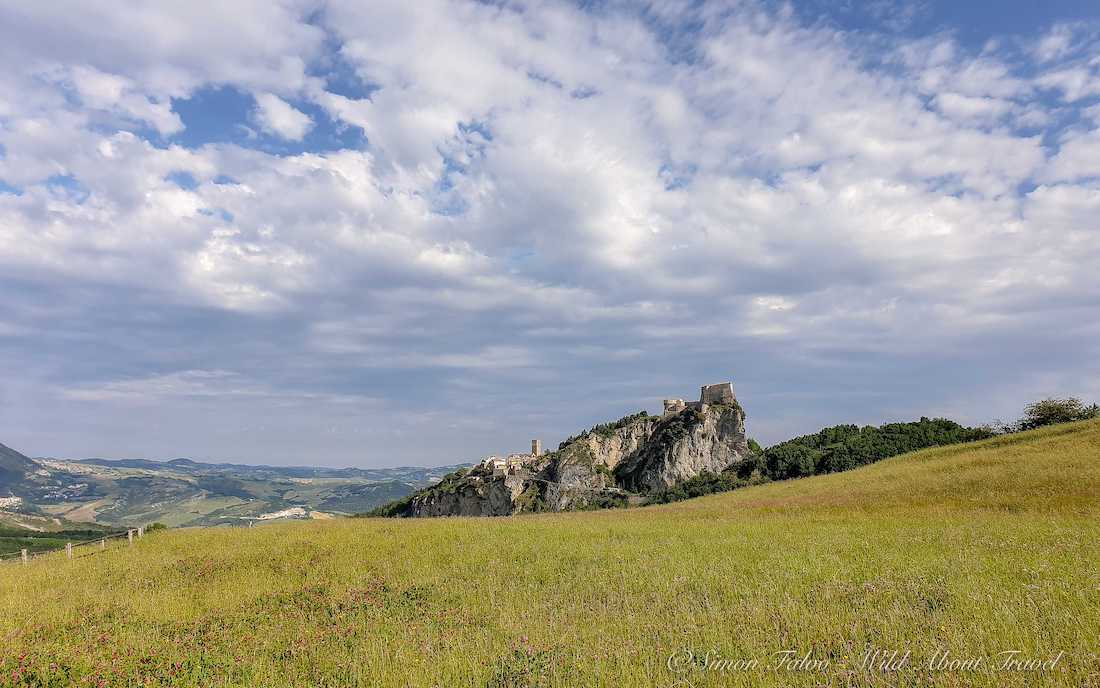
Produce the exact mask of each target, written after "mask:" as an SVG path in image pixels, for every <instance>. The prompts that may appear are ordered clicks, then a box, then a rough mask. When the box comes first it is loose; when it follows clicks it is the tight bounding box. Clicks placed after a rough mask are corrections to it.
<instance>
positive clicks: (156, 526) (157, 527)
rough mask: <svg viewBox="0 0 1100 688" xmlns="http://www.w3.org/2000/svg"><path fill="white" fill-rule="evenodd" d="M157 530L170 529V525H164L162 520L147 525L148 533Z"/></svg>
mask: <svg viewBox="0 0 1100 688" xmlns="http://www.w3.org/2000/svg"><path fill="white" fill-rule="evenodd" d="M156 530H168V526H166V525H164V524H163V523H161V522H160V521H157V522H155V523H150V524H149V525H147V526H145V532H146V533H152V532H153V531H156Z"/></svg>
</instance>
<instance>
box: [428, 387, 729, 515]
mask: <svg viewBox="0 0 1100 688" xmlns="http://www.w3.org/2000/svg"><path fill="white" fill-rule="evenodd" d="M704 396H708V395H707V394H706V393H704ZM709 396H710V398H712V399H716V398H717V399H721V401H722V402H730V403H703V402H702V401H700V402H693V403H692V404H690V405H686V406H683V407H681V408H680V409H679V410H676V411H673V410H670V409H668V407H667V405H666V411H665V414H664V415H662V416H659V417H658V416H648V415H646V414H644V413H642V414H637V415H634V416H628V417H626V418H623V419H622V420H620V421H617V422H614V423H609V424H606V425H602V426H597V427H595V428H593V429H592V430H589V431H587V432H585V433H583V434H581V435H580V436H579V437H576V438H572V439H571V440H569V441H567V442H566V443H564V444H563V445H562V446H561V447H559V448H558V450H557V451H554V452H549V453H546V454H543V455H541V456H539V457H535V458H533V459H532V460H531V461H530V462H529V463H527V464H525V465H524V466H523V468H522V470H519V471H517V472H516V474H514V475H494V474H493V473H492V472H491V471H488V470H486V469H483V468H480V467H475V468H473V469H471V470H470V471H469V472H468V473H466V474H462V475H454V476H449V477H448V478H447V479H445V480H444V481H443V482H441V483H440V484H439V485H436V486H433V487H430V488H427V489H425V490H422V491H421V492H419V493H417V494H415V495H414V496H413V497H412V498H411V500H410V502H409V505H408V508H407V510H406V515H409V516H504V515H509V514H515V513H520V512H526V511H565V510H571V509H585V508H597V507H600V506H610V505H613V504H621V503H623V502H626V501H628V500H630V499H636V498H638V497H637V495H645V494H647V493H652V492H655V491H658V490H662V489H664V488H667V487H671V486H673V485H675V484H676V483H678V482H681V481H683V480H687V479H689V478H692V477H694V476H696V475H699V474H700V473H702V472H704V471H710V472H713V473H718V472H720V471H723V470H725V469H727V468H729V467H731V466H733V465H734V464H736V463H738V462H739V461H741V460H742V459H743V458H744V457H746V456H747V455H748V453H749V448H748V441H747V438H746V436H745V414H744V412H743V411H742V409H741V406H740V404H738V402H737V400H736V398H734V397H733V396H732V388H729V391H728V392H727V391H726V389H725V388H724V389H722V390H715V392H712V393H711V395H709Z"/></svg>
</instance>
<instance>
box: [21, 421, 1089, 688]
mask: <svg viewBox="0 0 1100 688" xmlns="http://www.w3.org/2000/svg"><path fill="white" fill-rule="evenodd" d="M1098 497H1100V423H1096V422H1089V423H1079V424H1074V425H1067V426H1057V427H1052V428H1048V429H1044V430H1039V431H1035V432H1030V433H1023V434H1020V435H1013V436H1008V437H1003V438H997V439H994V440H989V441H984V442H980V443H975V444H968V445H957V446H951V447H944V448H939V449H932V450H926V451H922V452H918V453H914V454H907V455H904V456H899V457H895V458H892V459H888V460H885V461H883V462H881V463H878V464H875V465H872V466H867V467H864V468H860V469H857V470H853V471H849V472H845V473H838V474H833V475H827V476H820V477H814V478H806V479H802V480H795V481H789V482H782V483H772V484H768V485H763V486H759V487H753V488H747V489H743V490H738V491H735V492H731V493H725V494H720V495H714V496H710V497H704V498H701V499H696V500H691V501H686V502H679V503H676V504H670V505H665V506H659V507H651V508H643V509H630V510H615V511H608V512H589V513H572V514H545V515H533V516H523V517H516V518H503V519H467V518H455V519H443V520H392V519H347V520H336V521H326V522H307V523H288V524H280V525H273V526H268V527H263V528H252V529H221V530H183V531H176V532H167V533H156V534H152V535H149V536H147V537H146V538H145V539H144V540H142V541H141V542H140V543H139V544H137V545H135V546H134V547H133V548H127V547H126V546H125V545H124V544H123V545H116V546H115V547H114V548H113V549H111V550H109V551H108V552H106V553H104V554H97V555H94V556H88V557H85V558H82V559H77V560H75V561H71V562H70V561H67V560H65V559H64V558H63V557H52V558H48V559H45V560H42V559H40V560H38V561H36V562H33V563H32V564H31V565H30V566H27V567H22V566H19V565H16V564H9V565H6V566H3V567H0V637H3V639H4V642H3V645H2V653H3V656H2V659H0V685H11V684H15V685H58V686H63V685H69V684H70V683H75V684H79V685H111V686H113V685H119V686H123V685H179V686H222V685H231V686H251V685H262V686H288V685H293V686H345V685H361V686H502V687H503V686H624V685H625V686H685V687H686V686H689V685H690V686H737V685H781V686H818V685H830V686H847V685H868V686H924V685H935V686H972V685H975V686H1014V685H1019V686H1034V685H1063V686H1088V685H1092V686H1097V685H1100V658H1098V652H1100V638H1098V633H1100V566H1098V564H1100V499H1098ZM868 646H874V647H878V648H882V649H885V650H898V651H899V652H904V651H906V650H909V651H911V653H912V655H911V660H910V663H909V667H908V668H907V669H906V670H904V671H902V672H900V673H881V672H877V671H869V670H863V669H861V668H860V666H859V663H860V656H861V655H862V653H863V652H864V651H865V650H866V648H867V647H868ZM783 650H792V651H795V652H797V653H798V654H799V655H804V654H805V653H807V652H809V653H811V655H812V657H813V658H814V659H816V660H828V661H829V662H830V664H829V666H828V668H827V669H825V670H823V671H820V672H806V671H787V670H781V669H775V668H774V667H773V668H758V669H756V670H750V671H726V672H721V671H706V670H703V669H701V668H700V667H699V664H700V662H699V661H698V659H697V661H696V664H695V667H696V668H695V669H689V670H688V671H686V672H682V673H681V672H676V671H670V669H669V667H668V658H669V657H670V655H675V656H676V657H683V656H685V653H686V652H688V651H690V652H692V653H693V654H694V656H695V657H696V658H699V657H703V656H705V654H706V653H707V652H710V653H711V657H712V658H714V657H716V656H720V657H722V658H724V659H728V660H738V659H741V660H750V659H757V660H758V661H759V662H760V664H761V667H763V666H764V665H768V664H772V665H774V664H775V653H777V652H780V651H783ZM945 650H946V651H948V652H949V653H950V657H952V658H973V657H986V658H990V657H992V656H994V655H996V654H997V653H999V652H1002V651H1006V650H1019V651H1021V652H1023V653H1024V655H1026V656H1028V657H1033V658H1052V657H1054V656H1057V655H1058V653H1059V652H1064V655H1063V656H1062V658H1061V659H1060V660H1059V662H1058V664H1057V665H1056V667H1055V669H1054V670H1053V671H1050V672H1045V673H1039V674H1035V673H1019V672H997V671H991V670H989V669H988V667H982V668H981V669H980V670H977V671H938V672H933V671H929V670H927V668H926V667H925V664H926V663H927V661H928V660H929V659H930V658H931V657H932V656H933V655H934V653H936V652H943V651H945ZM984 661H987V662H988V661H990V660H989V659H987V660H984ZM674 664H675V662H674ZM13 677H17V678H13ZM31 677H33V678H31ZM82 680H86V681H87V683H84V684H81V683H80V682H81V681H82Z"/></svg>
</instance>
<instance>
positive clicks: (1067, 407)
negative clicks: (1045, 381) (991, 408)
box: [1016, 397, 1100, 430]
mask: <svg viewBox="0 0 1100 688" xmlns="http://www.w3.org/2000/svg"><path fill="white" fill-rule="evenodd" d="M1098 416H1100V406H1097V405H1096V404H1093V405H1091V406H1085V405H1084V404H1083V403H1081V400H1080V399H1077V398H1075V397H1068V398H1066V399H1042V400H1040V401H1036V402H1035V403H1032V404H1028V405H1027V407H1026V408H1025V409H1024V417H1023V418H1021V419H1020V420H1019V422H1018V423H1017V424H1016V427H1017V429H1019V430H1033V429H1035V428H1041V427H1043V426H1044V425H1054V424H1056V423H1072V422H1073V421H1078V420H1088V419H1090V418H1096V417H1098Z"/></svg>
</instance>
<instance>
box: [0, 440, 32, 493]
mask: <svg viewBox="0 0 1100 688" xmlns="http://www.w3.org/2000/svg"><path fill="white" fill-rule="evenodd" d="M37 468H38V466H37V464H35V462H34V461H32V460H31V459H29V458H27V457H26V456H23V455H22V454H20V453H19V452H17V451H15V450H14V449H12V448H11V447H7V446H4V445H3V444H0V488H3V486H4V485H7V484H15V483H17V482H19V481H21V480H23V477H24V476H25V475H26V474H27V473H30V472H31V471H34V470H35V469H37ZM0 496H6V495H2V494H0Z"/></svg>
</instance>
